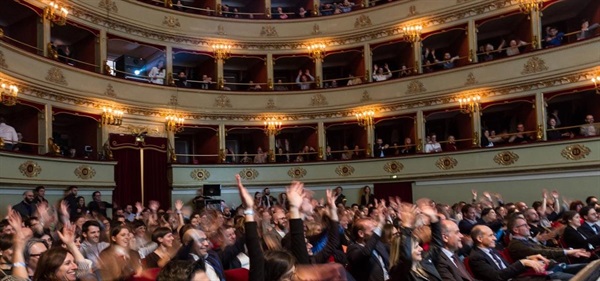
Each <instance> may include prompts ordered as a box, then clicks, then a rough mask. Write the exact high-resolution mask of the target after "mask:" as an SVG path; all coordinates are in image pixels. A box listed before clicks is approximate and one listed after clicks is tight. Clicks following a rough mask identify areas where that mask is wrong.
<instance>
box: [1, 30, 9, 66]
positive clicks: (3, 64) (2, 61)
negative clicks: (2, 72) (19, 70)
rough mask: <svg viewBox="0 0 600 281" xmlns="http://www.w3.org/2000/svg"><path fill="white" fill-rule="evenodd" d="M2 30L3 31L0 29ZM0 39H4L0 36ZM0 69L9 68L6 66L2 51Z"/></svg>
mask: <svg viewBox="0 0 600 281" xmlns="http://www.w3.org/2000/svg"><path fill="white" fill-rule="evenodd" d="M0 30H2V29H0ZM0 38H2V36H0ZM0 67H2V68H8V65H7V64H6V60H5V59H4V53H3V52H2V51H0Z"/></svg>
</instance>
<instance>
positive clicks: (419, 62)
mask: <svg viewBox="0 0 600 281" xmlns="http://www.w3.org/2000/svg"><path fill="white" fill-rule="evenodd" d="M412 48H413V56H414V58H415V65H414V68H415V69H416V71H417V72H418V73H423V57H422V55H421V49H422V46H421V41H419V42H414V43H412Z"/></svg>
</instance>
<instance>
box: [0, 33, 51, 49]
mask: <svg viewBox="0 0 600 281" xmlns="http://www.w3.org/2000/svg"><path fill="white" fill-rule="evenodd" d="M0 38H1V39H4V38H6V39H8V40H10V41H13V42H16V43H19V44H21V45H23V46H25V47H28V48H31V49H34V50H36V51H38V52H43V51H44V50H43V49H40V48H38V47H37V46H32V45H29V44H27V43H25V42H21V41H19V40H17V39H15V38H12V37H10V36H6V34H4V36H2V37H0Z"/></svg>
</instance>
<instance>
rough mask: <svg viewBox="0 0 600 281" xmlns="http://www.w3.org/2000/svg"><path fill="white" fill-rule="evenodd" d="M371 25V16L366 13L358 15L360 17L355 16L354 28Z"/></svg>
mask: <svg viewBox="0 0 600 281" xmlns="http://www.w3.org/2000/svg"><path fill="white" fill-rule="evenodd" d="M371 25H373V24H372V23H371V18H369V16H367V15H360V17H358V18H356V20H355V21H354V29H357V28H364V27H368V26H371Z"/></svg>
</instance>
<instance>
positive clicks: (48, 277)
mask: <svg viewBox="0 0 600 281" xmlns="http://www.w3.org/2000/svg"><path fill="white" fill-rule="evenodd" d="M77 269H78V267H77V263H75V258H74V257H73V255H72V254H71V252H69V251H68V250H67V249H65V248H62V247H57V248H52V249H50V250H48V251H46V252H45V253H44V254H43V255H42V256H41V257H40V261H39V265H38V267H37V269H36V271H35V273H34V275H33V279H32V280H33V281H75V280H77Z"/></svg>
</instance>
